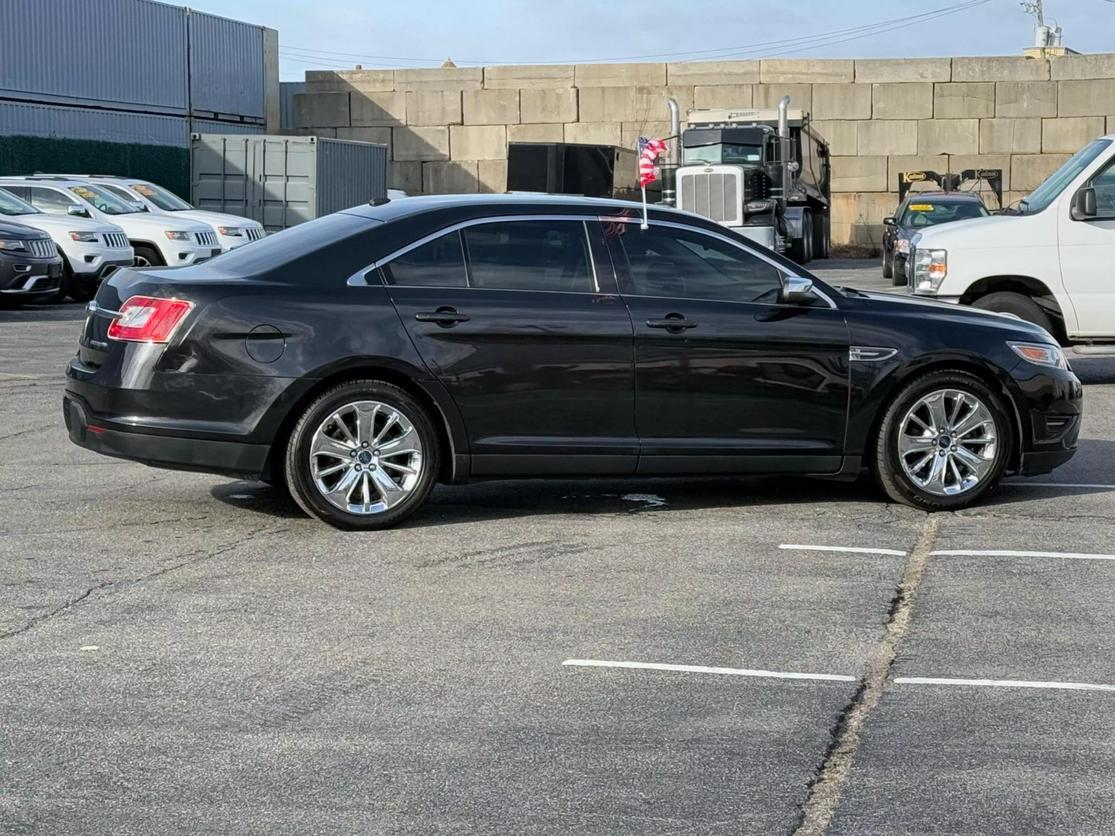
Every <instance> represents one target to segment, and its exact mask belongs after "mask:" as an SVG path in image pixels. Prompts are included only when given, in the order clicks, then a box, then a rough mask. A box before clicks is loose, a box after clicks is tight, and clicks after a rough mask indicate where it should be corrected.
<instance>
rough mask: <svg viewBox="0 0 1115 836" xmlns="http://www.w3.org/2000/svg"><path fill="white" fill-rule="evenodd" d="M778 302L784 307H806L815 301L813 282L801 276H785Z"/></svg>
mask: <svg viewBox="0 0 1115 836" xmlns="http://www.w3.org/2000/svg"><path fill="white" fill-rule="evenodd" d="M778 301H779V302H781V303H782V304H783V305H806V304H808V303H810V302H812V301H813V281H812V279H804V278H802V277H801V276H785V277H784V278H783V279H782V291H781V293H779V294H778Z"/></svg>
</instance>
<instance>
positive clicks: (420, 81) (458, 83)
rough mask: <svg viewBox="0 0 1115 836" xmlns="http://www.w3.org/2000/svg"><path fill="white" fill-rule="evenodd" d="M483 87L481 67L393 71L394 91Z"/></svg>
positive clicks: (477, 88) (476, 88)
mask: <svg viewBox="0 0 1115 836" xmlns="http://www.w3.org/2000/svg"><path fill="white" fill-rule="evenodd" d="M483 86H484V70H483V68H481V67H445V68H441V67H438V68H421V69H413V70H395V89H396V90H479V89H480V88H481V87H483Z"/></svg>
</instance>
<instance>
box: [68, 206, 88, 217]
mask: <svg viewBox="0 0 1115 836" xmlns="http://www.w3.org/2000/svg"><path fill="white" fill-rule="evenodd" d="M66 214H67V215H73V216H74V217H75V218H88V217H89V210H88V209H86V208H85V207H84V206H78V205H77V204H76V203H71V204H70V205H69V206H68V207H67V208H66Z"/></svg>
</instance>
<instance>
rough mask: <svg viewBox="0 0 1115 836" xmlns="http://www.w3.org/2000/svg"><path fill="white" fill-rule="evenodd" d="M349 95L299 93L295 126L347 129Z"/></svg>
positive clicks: (295, 103)
mask: <svg viewBox="0 0 1115 836" xmlns="http://www.w3.org/2000/svg"><path fill="white" fill-rule="evenodd" d="M348 96H349V94H348V93H297V94H295V96H294V124H295V127H298V128H340V127H345V128H347V127H348V125H349V100H348Z"/></svg>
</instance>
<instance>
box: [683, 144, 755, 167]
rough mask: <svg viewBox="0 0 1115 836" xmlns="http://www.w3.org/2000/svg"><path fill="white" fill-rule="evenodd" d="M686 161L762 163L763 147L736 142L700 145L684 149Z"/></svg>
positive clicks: (731, 163)
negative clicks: (737, 143)
mask: <svg viewBox="0 0 1115 836" xmlns="http://www.w3.org/2000/svg"><path fill="white" fill-rule="evenodd" d="M682 155H683V156H682V162H684V163H708V164H709V165H716V164H719V163H725V164H728V165H733V164H734V165H741V164H744V163H761V162H762V161H763V149H762V147H761V146H759V145H736V144H734V143H727V144H720V145H699V146H697V147H696V148H685V149H683V150H682Z"/></svg>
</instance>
